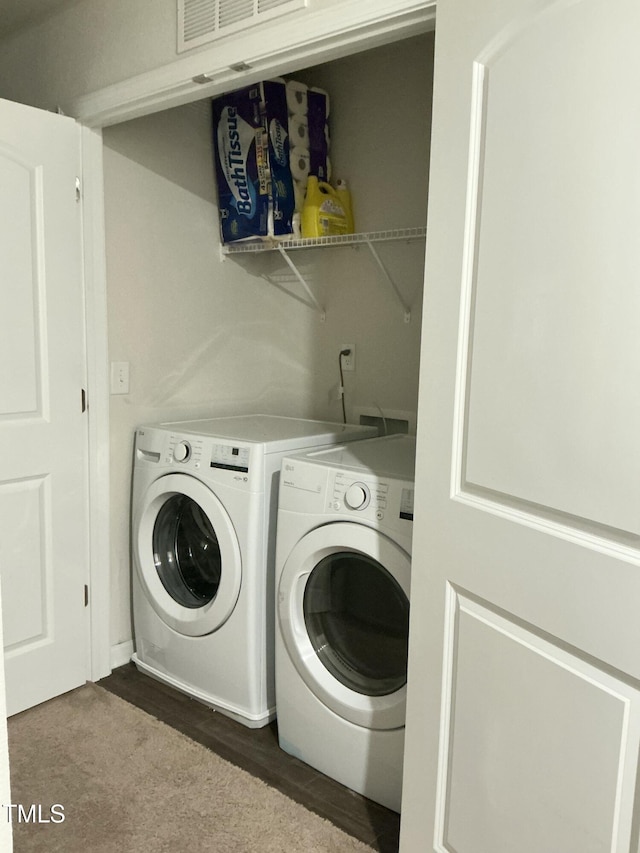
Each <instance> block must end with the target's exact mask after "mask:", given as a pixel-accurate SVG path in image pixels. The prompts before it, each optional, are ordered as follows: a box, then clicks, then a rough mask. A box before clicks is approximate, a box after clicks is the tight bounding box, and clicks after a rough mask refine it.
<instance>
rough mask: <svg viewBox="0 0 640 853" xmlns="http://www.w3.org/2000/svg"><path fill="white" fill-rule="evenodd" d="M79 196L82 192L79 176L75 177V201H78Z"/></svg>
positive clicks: (80, 196)
mask: <svg viewBox="0 0 640 853" xmlns="http://www.w3.org/2000/svg"><path fill="white" fill-rule="evenodd" d="M81 198H82V192H81V184H80V178H76V201H80V199H81Z"/></svg>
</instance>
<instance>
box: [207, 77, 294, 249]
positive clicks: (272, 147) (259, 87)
mask: <svg viewBox="0 0 640 853" xmlns="http://www.w3.org/2000/svg"><path fill="white" fill-rule="evenodd" d="M212 112H213V141H214V151H215V169H216V178H217V185H218V208H219V215H220V232H221V235H222V241H223V243H231V242H236V241H238V240H250V239H256V238H265V237H279V236H285V235H290V234H291V233H292V229H293V214H294V210H295V195H294V187H293V178H292V176H291V167H290V162H289V161H290V156H289V154H290V149H289V132H288V108H287V92H286V88H285V84H284V81H271V80H267V81H265V82H263V83H257V84H256V85H254V86H249V87H247V88H246V89H239V90H237V91H235V92H231V93H229V94H226V95H223V96H221V97H219V98H215V99H214V100H213V104H212Z"/></svg>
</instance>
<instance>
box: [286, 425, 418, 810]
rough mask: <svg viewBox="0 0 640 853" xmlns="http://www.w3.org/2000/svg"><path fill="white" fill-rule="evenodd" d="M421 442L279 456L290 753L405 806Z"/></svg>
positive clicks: (381, 441)
mask: <svg viewBox="0 0 640 853" xmlns="http://www.w3.org/2000/svg"><path fill="white" fill-rule="evenodd" d="M414 466H415V439H413V438H411V437H409V436H405V435H393V436H389V437H386V438H376V439H371V440H369V441H362V442H358V443H357V445H350V446H344V447H340V448H334V449H331V450H327V451H319V452H313V453H305V454H299V455H296V456H292V457H289V458H286V459H285V460H284V461H283V466H282V475H281V480H280V503H279V510H278V535H277V544H276V586H277V605H276V623H277V624H276V700H277V705H278V736H279V741H280V746H281V747H282V749H284V750H285V751H286V752H288V753H290V754H291V755H294V756H296V757H297V758H299V759H301V760H302V761H305V762H306V763H307V764H310V765H312V766H313V767H315V768H316V769H318V770H320V771H321V772H323V773H325V774H326V775H327V776H330V777H332V778H333V779H337V780H338V781H339V782H341V783H342V784H344V785H346V786H348V787H349V788H351V789H353V790H354V791H358V792H359V793H361V794H363V795H364V796H366V797H368V798H369V799H372V800H375V801H376V802H378V803H381V804H382V805H385V806H387V807H388V808H391V809H394V810H396V811H400V801H401V791H402V756H403V750H404V723H405V701H406V682H407V650H408V633H409V585H410V574H411V540H412V527H413V492H414V486H413V482H414Z"/></svg>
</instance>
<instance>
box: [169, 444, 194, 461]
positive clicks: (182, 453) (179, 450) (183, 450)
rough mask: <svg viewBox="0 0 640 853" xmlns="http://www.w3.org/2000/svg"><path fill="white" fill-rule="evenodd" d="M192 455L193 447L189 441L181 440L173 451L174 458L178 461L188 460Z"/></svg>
mask: <svg viewBox="0 0 640 853" xmlns="http://www.w3.org/2000/svg"><path fill="white" fill-rule="evenodd" d="M190 455H191V447H190V446H189V442H187V441H180V442H179V443H178V444H176V446H175V448H174V451H173V458H174V459H175V460H176V462H186V461H187V459H188V458H189V456H190Z"/></svg>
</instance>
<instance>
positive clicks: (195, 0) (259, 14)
mask: <svg viewBox="0 0 640 853" xmlns="http://www.w3.org/2000/svg"><path fill="white" fill-rule="evenodd" d="M177 1H178V53H182V52H183V51H185V50H190V49H191V48H193V47H200V45H203V44H208V43H209V42H211V41H215V39H219V38H222V37H223V36H227V35H230V34H231V33H237V32H240V31H241V30H246V29H248V28H249V27H253V26H255V25H256V24H261V23H262V22H263V21H269V20H271V19H272V18H276V17H278V16H280V15H286V14H287V13H289V12H294V11H296V10H297V9H303V8H304V7H305V6H306V5H307V3H308V0H177Z"/></svg>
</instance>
